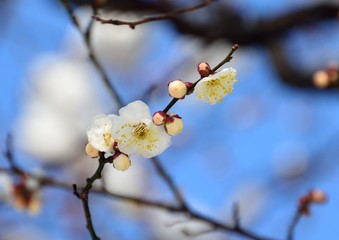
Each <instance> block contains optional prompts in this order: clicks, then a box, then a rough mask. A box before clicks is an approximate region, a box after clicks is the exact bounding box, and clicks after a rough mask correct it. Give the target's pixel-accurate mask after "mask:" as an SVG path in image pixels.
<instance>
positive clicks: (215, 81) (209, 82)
mask: <svg viewBox="0 0 339 240" xmlns="http://www.w3.org/2000/svg"><path fill="white" fill-rule="evenodd" d="M217 83H218V82H217V80H215V79H213V80H210V81H208V82H207V84H208V85H209V86H214V85H216V84H217Z"/></svg>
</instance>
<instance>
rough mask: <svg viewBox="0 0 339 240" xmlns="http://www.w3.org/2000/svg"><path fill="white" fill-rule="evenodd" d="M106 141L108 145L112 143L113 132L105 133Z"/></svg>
mask: <svg viewBox="0 0 339 240" xmlns="http://www.w3.org/2000/svg"><path fill="white" fill-rule="evenodd" d="M103 135H104V141H105V145H106V147H108V146H109V145H110V144H111V139H112V134H111V133H104V134H103Z"/></svg>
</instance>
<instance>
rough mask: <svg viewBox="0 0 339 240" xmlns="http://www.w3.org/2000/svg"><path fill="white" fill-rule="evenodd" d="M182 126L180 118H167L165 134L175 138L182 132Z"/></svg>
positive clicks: (176, 116) (175, 116)
mask: <svg viewBox="0 0 339 240" xmlns="http://www.w3.org/2000/svg"><path fill="white" fill-rule="evenodd" d="M183 129H184V124H183V121H182V118H181V117H179V116H178V115H174V116H168V117H167V119H166V123H165V130H166V132H167V134H169V135H171V136H176V135H178V134H179V133H181V132H182V130H183Z"/></svg>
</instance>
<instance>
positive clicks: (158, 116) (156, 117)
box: [152, 111, 167, 126]
mask: <svg viewBox="0 0 339 240" xmlns="http://www.w3.org/2000/svg"><path fill="white" fill-rule="evenodd" d="M166 117H167V115H166V113H164V112H163V111H158V112H155V113H154V114H153V117H152V121H153V123H154V124H155V125H158V126H160V125H162V124H164V122H165V120H166Z"/></svg>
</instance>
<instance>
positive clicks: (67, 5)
mask: <svg viewBox="0 0 339 240" xmlns="http://www.w3.org/2000/svg"><path fill="white" fill-rule="evenodd" d="M60 2H61V3H62V5H63V6H64V7H65V9H66V10H67V13H68V15H69V16H70V18H71V19H72V22H73V24H74V26H75V27H76V28H77V29H78V30H79V32H80V34H81V35H82V37H83V39H84V41H85V44H86V47H87V50H88V55H89V58H90V60H91V62H92V64H93V65H94V66H95V68H96V69H97V71H98V72H99V74H100V76H101V79H102V81H103V83H104V84H105V85H106V87H107V89H108V90H109V93H110V95H111V97H112V98H113V100H114V101H115V103H116V105H117V108H121V107H122V101H121V98H120V97H119V95H118V94H117V91H116V89H115V87H114V86H113V84H112V82H111V81H110V80H109V78H108V75H107V73H106V72H105V70H104V68H103V67H102V65H101V63H100V62H99V60H98V58H97V57H96V56H95V54H94V50H93V47H92V44H91V30H92V26H93V19H91V20H90V22H89V24H88V26H87V29H86V31H85V32H83V31H82V30H81V27H80V25H79V22H78V20H77V17H76V16H75V15H74V11H73V9H72V7H71V5H70V2H69V1H68V0H60ZM92 10H93V14H96V13H97V8H96V7H95V6H94V5H92Z"/></svg>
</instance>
